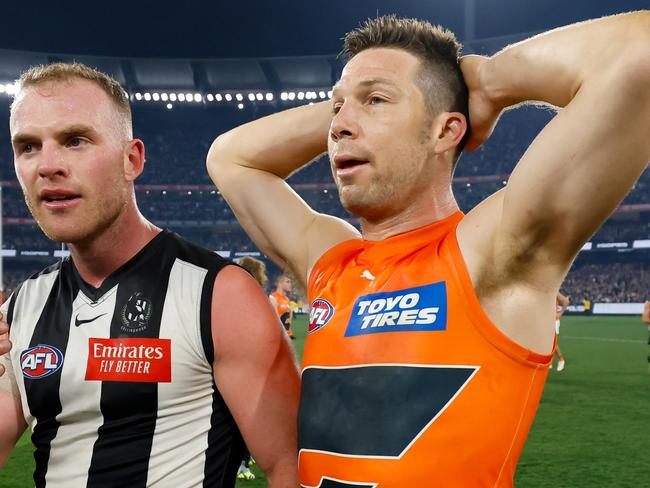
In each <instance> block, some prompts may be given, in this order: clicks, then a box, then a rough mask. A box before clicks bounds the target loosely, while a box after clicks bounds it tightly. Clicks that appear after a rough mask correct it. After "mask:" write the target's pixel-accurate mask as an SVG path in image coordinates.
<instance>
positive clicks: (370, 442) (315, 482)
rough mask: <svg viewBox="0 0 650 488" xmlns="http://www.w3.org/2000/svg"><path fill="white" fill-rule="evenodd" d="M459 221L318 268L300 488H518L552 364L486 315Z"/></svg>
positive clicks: (302, 416) (305, 377)
mask: <svg viewBox="0 0 650 488" xmlns="http://www.w3.org/2000/svg"><path fill="white" fill-rule="evenodd" d="M462 217H463V214H462V213H461V212H457V213H456V214H454V215H452V216H450V217H448V218H446V219H444V220H441V221H438V222H435V223H433V224H431V225H428V226H425V227H422V228H419V229H415V230H413V231H410V232H406V233H404V234H400V235H396V236H393V237H390V238H388V239H385V240H383V241H379V242H370V241H364V240H360V239H356V240H350V241H345V242H342V243H340V244H338V245H337V246H335V247H333V248H331V249H330V250H328V251H327V252H326V253H325V254H324V255H323V256H322V257H321V258H320V259H319V260H318V262H317V263H316V265H315V266H314V268H313V270H312V273H311V275H310V279H309V300H310V302H311V313H310V318H309V334H308V336H307V340H306V343H305V353H304V356H303V372H302V392H301V404H300V412H299V428H298V446H299V450H300V451H299V455H300V482H301V485H302V486H303V487H320V488H416V487H417V488H432V487H436V488H439V487H454V488H459V487H463V488H465V487H467V488H475V487H511V486H513V477H514V472H515V468H516V464H517V460H518V458H519V455H520V454H521V450H522V448H523V445H524V441H525V439H526V436H527V434H528V431H529V430H530V426H531V424H532V422H533V418H534V416H535V412H536V410H537V406H538V404H539V401H540V397H541V395H542V390H543V387H544V382H545V381H546V377H547V375H548V367H549V364H550V361H551V358H552V355H551V354H549V355H541V354H537V353H535V352H532V351H530V350H528V349H525V348H524V347H521V346H519V345H518V344H516V343H515V342H513V341H512V340H510V339H509V338H507V337H506V336H505V335H504V334H502V333H501V332H500V331H499V330H498V329H497V328H496V326H495V325H494V324H492V322H491V321H490V320H489V319H488V317H487V316H486V314H485V312H483V310H482V308H481V306H480V304H479V301H478V298H477V297H476V295H475V293H474V290H473V287H472V283H471V281H470V277H469V274H468V272H467V269H466V267H465V264H464V261H463V258H462V256H461V253H460V249H459V247H458V243H457V240H456V226H457V225H458V222H459V221H460V220H461V219H462ZM522 326H525V324H522Z"/></svg>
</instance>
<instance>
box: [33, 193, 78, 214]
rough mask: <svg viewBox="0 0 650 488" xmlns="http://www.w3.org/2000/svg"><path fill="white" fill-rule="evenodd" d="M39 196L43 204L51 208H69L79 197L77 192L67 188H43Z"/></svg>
mask: <svg viewBox="0 0 650 488" xmlns="http://www.w3.org/2000/svg"><path fill="white" fill-rule="evenodd" d="M39 197H40V199H41V203H42V204H43V206H44V207H46V208H49V209H52V210H58V209H65V208H70V207H72V206H73V205H76V204H77V203H78V202H79V200H80V199H81V196H80V195H79V194H78V193H74V192H71V191H67V190H43V191H41V192H40V194H39Z"/></svg>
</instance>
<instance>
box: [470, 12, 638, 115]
mask: <svg viewBox="0 0 650 488" xmlns="http://www.w3.org/2000/svg"><path fill="white" fill-rule="evenodd" d="M648 43H650V12H647V11H643V12H634V13H629V14H621V15H616V16H612V17H606V18H602V19H598V20H593V21H587V22H581V23H578V24H573V25H570V26H567V27H563V28H560V29H555V30H553V31H550V32H547V33H544V34H540V35H539V36H536V37H533V38H531V39H527V40H525V41H522V42H520V43H518V44H514V45H512V46H509V47H507V48H505V49H504V50H503V51H501V52H499V53H497V54H496V55H495V56H493V57H492V58H490V59H489V60H488V62H486V63H485V65H484V66H483V67H482V70H481V73H480V83H481V88H482V90H483V91H484V92H485V93H486V94H487V96H488V97H489V99H490V100H491V101H492V102H493V103H494V104H495V105H498V106H500V107H502V108H506V107H509V106H512V105H516V104H518V103H522V102H525V101H529V100H530V101H532V100H535V101H542V102H547V103H550V104H553V105H556V106H559V107H564V106H566V105H567V104H568V103H569V102H570V101H571V100H572V99H573V97H574V96H575V94H576V93H577V92H578V90H579V89H580V88H581V86H582V85H583V83H585V82H588V81H590V80H593V79H598V78H599V77H606V76H608V70H610V69H612V70H613V69H616V63H617V61H618V60H619V59H620V58H621V57H622V55H627V54H628V53H629V52H630V51H629V50H630V49H631V50H632V52H634V50H635V49H637V48H639V52H648V51H647V46H648Z"/></svg>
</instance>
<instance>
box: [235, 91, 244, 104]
mask: <svg viewBox="0 0 650 488" xmlns="http://www.w3.org/2000/svg"><path fill="white" fill-rule="evenodd" d="M235 98H236V99H237V101H238V102H241V101H242V100H244V95H242V94H241V93H237V95H235Z"/></svg>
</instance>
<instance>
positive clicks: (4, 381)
mask: <svg viewBox="0 0 650 488" xmlns="http://www.w3.org/2000/svg"><path fill="white" fill-rule="evenodd" d="M0 364H2V365H3V366H4V367H5V373H4V374H3V375H2V376H0V390H4V391H8V392H9V393H11V394H12V395H13V396H15V397H16V398H20V391H19V390H18V383H17V382H16V376H15V375H14V367H13V365H12V364H11V359H10V358H9V355H8V354H5V355H4V356H0Z"/></svg>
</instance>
